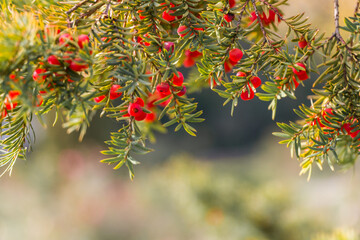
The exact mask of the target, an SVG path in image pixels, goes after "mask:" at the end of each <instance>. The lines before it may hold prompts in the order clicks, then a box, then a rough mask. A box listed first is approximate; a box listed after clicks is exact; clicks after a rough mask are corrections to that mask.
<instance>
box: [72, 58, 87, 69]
mask: <svg viewBox="0 0 360 240" xmlns="http://www.w3.org/2000/svg"><path fill="white" fill-rule="evenodd" d="M81 62H83V60H82V59H81V58H75V59H74V61H72V62H71V63H70V66H69V68H70V69H71V70H73V71H75V72H81V71H83V70H85V69H87V68H88V65H87V64H80V63H81Z"/></svg>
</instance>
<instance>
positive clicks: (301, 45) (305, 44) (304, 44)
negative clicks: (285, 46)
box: [298, 39, 308, 49]
mask: <svg viewBox="0 0 360 240" xmlns="http://www.w3.org/2000/svg"><path fill="white" fill-rule="evenodd" d="M298 45H299V48H301V49H303V48H305V47H306V46H307V45H308V42H307V41H306V40H305V39H302V40H301V39H300V41H299V42H298Z"/></svg>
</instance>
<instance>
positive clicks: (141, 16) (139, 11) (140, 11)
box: [137, 10, 146, 20]
mask: <svg viewBox="0 0 360 240" xmlns="http://www.w3.org/2000/svg"><path fill="white" fill-rule="evenodd" d="M142 12H144V10H138V11H137V13H138V14H139V18H140V19H141V20H143V19H144V18H146V17H145V16H143V15H141V14H140V13H142Z"/></svg>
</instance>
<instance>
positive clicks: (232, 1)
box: [229, 0, 236, 8]
mask: <svg viewBox="0 0 360 240" xmlns="http://www.w3.org/2000/svg"><path fill="white" fill-rule="evenodd" d="M235 4H236V2H235V0H229V7H230V8H233V7H235Z"/></svg>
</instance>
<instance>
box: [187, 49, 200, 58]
mask: <svg viewBox="0 0 360 240" xmlns="http://www.w3.org/2000/svg"><path fill="white" fill-rule="evenodd" d="M185 56H187V57H190V58H198V57H201V56H202V53H201V52H199V51H190V50H189V49H187V50H185Z"/></svg>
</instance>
